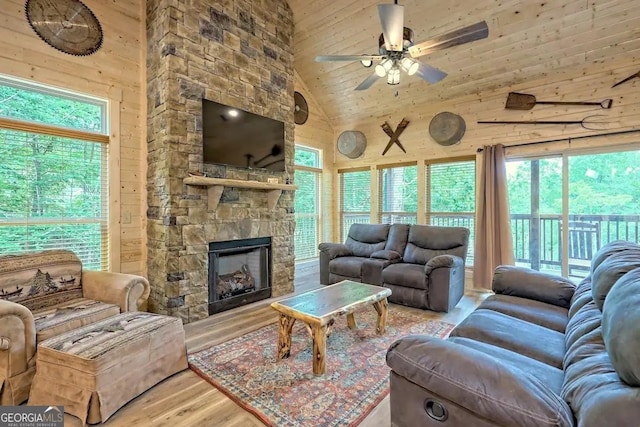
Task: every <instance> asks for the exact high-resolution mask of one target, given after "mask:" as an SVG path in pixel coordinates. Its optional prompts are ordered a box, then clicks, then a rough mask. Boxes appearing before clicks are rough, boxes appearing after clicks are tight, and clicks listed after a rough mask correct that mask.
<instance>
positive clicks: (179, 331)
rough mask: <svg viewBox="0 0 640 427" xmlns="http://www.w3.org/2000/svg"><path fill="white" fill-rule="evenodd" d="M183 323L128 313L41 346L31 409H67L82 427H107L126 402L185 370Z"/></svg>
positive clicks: (185, 354) (185, 353) (143, 314)
mask: <svg viewBox="0 0 640 427" xmlns="http://www.w3.org/2000/svg"><path fill="white" fill-rule="evenodd" d="M186 356H187V352H186V347H185V343H184V329H183V327H182V321H181V320H180V319H178V318H175V317H169V316H161V315H158V314H152V313H144V312H129V313H123V314H119V315H117V316H114V317H111V318H109V319H105V320H102V321H99V322H96V323H93V324H91V325H87V326H84V327H82V328H79V329H75V330H73V331H69V332H66V333H63V334H61V335H58V336H56V337H53V338H50V339H47V340H45V341H43V342H41V343H40V344H39V345H38V351H37V358H36V375H35V377H34V379H33V384H32V386H31V393H30V395H29V405H64V410H65V412H67V413H69V414H71V415H75V416H76V417H78V418H80V419H81V420H82V421H83V423H84V422H87V423H89V424H95V423H98V422H104V421H106V420H107V419H108V418H109V417H110V416H111V415H112V414H113V413H114V412H116V411H117V410H118V409H119V408H120V407H122V406H123V405H124V404H126V403H127V402H128V401H130V400H131V399H133V398H134V397H136V396H138V395H139V394H141V393H143V392H144V391H145V390H147V389H149V388H150V387H152V386H153V385H155V384H157V383H158V382H160V381H162V380H163V379H165V378H167V377H168V376H170V375H173V374H175V373H176V372H179V371H182V370H183V369H186V368H187V357H186Z"/></svg>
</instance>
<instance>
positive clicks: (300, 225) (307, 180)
mask: <svg viewBox="0 0 640 427" xmlns="http://www.w3.org/2000/svg"><path fill="white" fill-rule="evenodd" d="M294 163H295V171H294V181H295V184H296V185H297V186H298V190H297V191H296V195H295V200H294V206H295V220H296V232H295V236H294V244H295V258H296V260H302V259H307V258H313V257H316V256H317V255H318V243H319V240H320V239H319V236H320V178H321V174H322V157H321V152H320V150H316V149H314V148H308V147H303V146H301V145H296V152H295V159H294Z"/></svg>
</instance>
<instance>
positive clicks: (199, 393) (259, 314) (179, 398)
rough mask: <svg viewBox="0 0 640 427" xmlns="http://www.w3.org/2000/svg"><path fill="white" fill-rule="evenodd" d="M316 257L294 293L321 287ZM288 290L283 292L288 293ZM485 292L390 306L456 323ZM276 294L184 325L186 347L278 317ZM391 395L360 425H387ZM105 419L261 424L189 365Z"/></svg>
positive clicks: (304, 267)
mask: <svg viewBox="0 0 640 427" xmlns="http://www.w3.org/2000/svg"><path fill="white" fill-rule="evenodd" d="M319 277H320V276H319V269H318V261H317V260H312V261H309V262H304V263H299V264H297V265H296V276H295V288H296V293H301V292H306V291H309V290H312V289H315V288H318V287H320V286H321V285H320V279H319ZM289 296H290V295H287V297H289ZM486 296H487V294H486V293H482V292H475V291H471V292H467V293H466V294H465V296H464V297H463V298H462V300H461V301H460V303H458V305H457V306H456V308H455V309H453V310H452V311H451V312H449V313H435V312H432V311H428V310H420V309H416V308H410V307H403V306H399V305H395V304H389V310H398V311H404V312H410V313H413V314H415V315H418V316H421V317H423V318H424V319H436V320H442V321H445V322H449V323H452V324H457V323H459V322H460V321H462V319H464V318H465V317H466V316H467V315H468V314H469V313H470V312H471V311H473V310H474V309H475V307H477V305H478V304H479V303H480V302H481V301H482V300H483V299H484V298H485V297H486ZM272 301H275V299H269V300H263V301H259V302H257V303H254V304H251V305H249V306H245V307H240V308H237V309H234V310H229V311H226V312H223V313H218V314H216V315H213V316H209V317H208V318H207V319H204V320H201V321H198V322H195V323H191V324H188V325H185V335H186V343H187V350H188V351H189V352H190V353H192V352H195V351H199V350H201V349H204V348H207V347H209V346H211V345H215V344H218V343H221V342H224V341H228V340H230V339H233V338H235V337H238V336H241V335H244V334H246V333H248V332H251V331H254V330H256V329H259V328H261V327H263V326H265V325H269V324H272V323H273V324H274V327H276V326H275V323H276V322H277V320H278V316H277V313H276V312H275V311H274V310H273V309H272V308H271V307H270V303H271V302H272ZM390 419H391V417H390V408H389V397H388V396H387V397H386V398H385V399H384V400H383V401H382V402H380V404H378V406H376V407H375V408H374V410H373V411H372V412H371V413H370V414H369V415H368V416H367V417H366V418H365V419H364V420H363V422H362V423H361V424H360V426H359V427H389V426H390ZM81 425H82V424H81V423H80V420H78V419H77V418H75V417H73V416H70V415H65V426H71V427H80V426H81ZM103 425H105V426H110V427H129V426H136V427H176V426H179V427H182V426H184V427H191V426H198V427H260V426H263V424H262V422H261V421H260V420H258V419H257V418H256V417H255V416H254V415H253V414H251V413H249V412H247V411H245V410H244V409H243V408H241V407H240V406H239V405H238V404H236V403H235V402H234V401H233V400H231V399H230V398H228V397H227V396H226V395H225V394H224V393H222V392H221V391H219V390H218V389H216V388H215V387H213V386H212V385H211V384H209V383H208V382H206V381H205V380H203V379H202V378H200V377H199V376H198V375H197V374H195V373H194V372H192V371H191V370H186V371H183V372H180V373H178V374H176V375H174V376H172V377H170V378H167V379H166V380H164V381H162V382H161V383H159V384H157V385H156V386H155V387H153V388H151V389H150V390H148V391H146V392H145V393H143V394H142V395H140V396H138V397H137V398H136V399H134V400H132V401H131V402H129V403H128V404H127V405H125V406H124V407H123V408H121V409H120V410H119V411H118V412H116V413H115V414H114V415H113V416H112V417H111V418H110V419H109V420H108V421H107V422H106V423H104V424H103Z"/></svg>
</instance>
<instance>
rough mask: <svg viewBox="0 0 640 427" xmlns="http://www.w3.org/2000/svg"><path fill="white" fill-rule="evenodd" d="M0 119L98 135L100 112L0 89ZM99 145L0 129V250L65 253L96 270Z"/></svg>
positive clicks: (100, 224)
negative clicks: (63, 250)
mask: <svg viewBox="0 0 640 427" xmlns="http://www.w3.org/2000/svg"><path fill="white" fill-rule="evenodd" d="M0 115H2V116H6V117H11V118H15V119H21V120H29V121H37V122H42V123H47V124H54V125H58V126H66V127H71V128H76V129H81V130H90V131H99V130H101V129H103V123H102V121H101V107H100V106H98V105H94V104H90V103H83V102H80V101H76V100H71V99H67V98H64V97H57V96H54V95H49V94H43V93H38V92H33V91H28V90H24V89H16V88H12V87H7V86H0ZM106 156H107V150H106V146H104V145H103V144H99V143H95V142H86V141H79V140H73V139H69V138H62V137H56V136H50V135H43V134H37V133H28V132H21V131H13V130H7V129H0V159H2V166H3V167H2V168H0V200H2V203H0V252H16V251H27V250H38V249H46V248H53V247H65V248H68V249H71V250H74V251H75V252H77V253H78V255H79V256H80V257H81V258H82V259H83V262H85V263H86V265H87V267H88V268H98V269H99V268H101V260H102V258H103V256H106V253H104V254H102V243H103V242H102V238H103V236H105V237H106V236H107V233H106V232H105V229H104V228H105V227H106V220H107V194H103V190H102V188H103V184H105V188H106V183H104V182H103V181H104V180H105V179H106V176H107V173H106V172H107V171H106V170H104V167H103V165H106Z"/></svg>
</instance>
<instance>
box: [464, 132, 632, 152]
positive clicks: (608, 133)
mask: <svg viewBox="0 0 640 427" xmlns="http://www.w3.org/2000/svg"><path fill="white" fill-rule="evenodd" d="M634 132H640V129H629V130H620V131H616V132H607V133H599V134H596V135H581V136H573V137H567V138H558V139H547V140H544V141H535V142H523V143H522V144H513V145H506V146H505V148H511V147H524V146H525V145H536V144H547V143H549V142H560V141H569V142H571V141H573V140H576V139H583V138H595V137H597V136H611V135H622V134H625V133H634ZM482 150H484V149H483V148H478V149H477V150H476V152H477V153H482Z"/></svg>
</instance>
